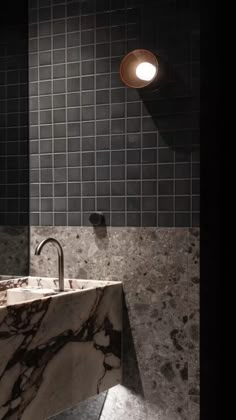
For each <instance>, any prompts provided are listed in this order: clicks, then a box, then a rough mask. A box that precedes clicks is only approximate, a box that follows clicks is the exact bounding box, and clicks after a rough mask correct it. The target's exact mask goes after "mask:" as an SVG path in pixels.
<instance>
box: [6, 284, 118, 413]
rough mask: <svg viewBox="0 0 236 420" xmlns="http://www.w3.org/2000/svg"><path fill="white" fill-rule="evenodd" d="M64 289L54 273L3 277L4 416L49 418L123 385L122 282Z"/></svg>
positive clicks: (70, 285) (70, 286) (80, 285)
mask: <svg viewBox="0 0 236 420" xmlns="http://www.w3.org/2000/svg"><path fill="white" fill-rule="evenodd" d="M13 289H15V291H13ZM16 289H21V290H16ZM40 289H41V290H40ZM45 290H46V292H45ZM57 290H58V282H57V280H56V279H53V278H39V277H21V278H13V279H7V280H3V281H0V420H32V419H33V420H45V419H47V418H48V417H50V416H52V415H54V414H56V413H59V412H60V411H63V410H65V409H67V408H69V407H72V406H74V405H76V404H78V403H79V402H80V401H82V400H85V399H87V398H89V397H91V396H93V395H95V394H97V393H100V392H102V391H104V390H106V389H108V388H111V387H113V386H115V385H117V384H120V383H121V378H122V354H121V353H122V350H121V348H122V300H123V296H122V283H120V282H111V281H95V280H75V279H71V280H70V279H65V291H64V292H58V291H57ZM9 291H10V293H9ZM12 291H13V292H12ZM32 291H33V292H34V293H35V294H34V295H32V294H31V295H29V293H31V292H32ZM50 291H52V293H51V294H50ZM44 292H45V293H44ZM37 293H39V295H37ZM9 296H10V298H9ZM15 296H17V297H16V300H17V303H14V299H15ZM27 296H30V297H27ZM32 296H35V298H33V297H32ZM9 299H11V300H10V301H9ZM28 299H29V300H28ZM9 302H10V304H9ZM15 302H16V301H15Z"/></svg>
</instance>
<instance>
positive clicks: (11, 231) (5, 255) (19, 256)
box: [0, 226, 29, 280]
mask: <svg viewBox="0 0 236 420" xmlns="http://www.w3.org/2000/svg"><path fill="white" fill-rule="evenodd" d="M28 273H29V227H28V226H0V280H1V276H11V275H13V276H14V275H15V276H19V275H21V276H25V275H28Z"/></svg>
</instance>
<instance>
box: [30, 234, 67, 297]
mask: <svg viewBox="0 0 236 420" xmlns="http://www.w3.org/2000/svg"><path fill="white" fill-rule="evenodd" d="M47 243H52V244H53V245H54V246H55V247H56V249H57V255H58V280H59V291H60V292H63V291H64V289H65V287H64V255H63V249H62V246H61V244H60V242H58V241H57V240H56V239H54V238H47V239H44V240H43V241H42V242H40V244H38V245H37V247H36V249H35V255H40V253H41V251H42V249H43V247H44V245H46V244H47Z"/></svg>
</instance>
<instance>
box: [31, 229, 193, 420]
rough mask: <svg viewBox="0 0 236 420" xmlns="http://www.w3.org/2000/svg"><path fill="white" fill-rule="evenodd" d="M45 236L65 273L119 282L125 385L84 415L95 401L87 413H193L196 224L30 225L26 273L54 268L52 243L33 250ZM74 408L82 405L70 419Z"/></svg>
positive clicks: (182, 419) (169, 419) (189, 418)
mask: <svg viewBox="0 0 236 420" xmlns="http://www.w3.org/2000/svg"><path fill="white" fill-rule="evenodd" d="M48 236H53V237H55V238H57V239H58V240H59V241H60V242H61V244H62V246H63V249H64V254H65V275H66V276H70V277H75V278H87V279H107V280H108V279H109V280H122V281H123V284H124V293H125V300H126V305H127V309H128V318H127V323H128V322H129V323H130V329H129V328H128V327H127V333H126V335H125V361H124V372H125V375H124V384H123V386H118V387H115V388H113V389H111V390H110V391H109V392H108V394H107V395H104V396H103V397H102V396H99V399H100V402H101V398H104V401H103V402H104V406H103V407H102V406H101V404H100V405H99V404H98V402H97V401H96V398H95V400H93V401H91V404H87V405H86V407H87V408H86V409H85V408H83V409H82V412H83V413H85V412H86V413H88V414H87V417H86V418H90V417H89V416H91V412H90V409H91V410H94V404H95V405H96V404H97V408H96V409H95V411H96V416H97V417H96V416H95V414H94V416H92V417H91V418H92V419H97V418H100V419H101V420H108V419H111V418H112V420H118V419H120V418H122V419H124V420H128V419H130V418H132V419H134V418H135V420H139V419H140V420H141V419H143V418H144V417H145V418H147V419H148V420H197V419H199V357H198V352H199V230H198V229H187V228H186V229H185V228H179V229H168V228H107V229H106V228H103V229H101V230H98V231H95V230H93V228H88V227H83V228H82V227H31V275H56V274H57V261H56V258H57V257H56V253H55V250H54V249H53V248H52V247H51V245H48V249H47V251H46V249H45V252H42V255H41V256H40V257H36V256H34V249H35V246H36V244H37V243H38V242H39V241H41V240H42V239H44V238H46V237H48ZM130 334H131V336H130V337H129V335H130ZM127 342H128V344H127ZM136 358H137V363H136ZM98 406H99V407H100V408H98ZM86 410H87V411H86ZM80 413H81V405H79V406H78V407H76V408H74V409H73V410H72V411H71V413H70V415H71V417H70V418H73V419H81V414H80ZM68 415H69V414H68V413H63V414H61V415H60V416H61V417H59V418H60V420H62V419H64V418H65V419H66V418H68V417H66V416H68ZM63 416H64V417H63ZM134 416H135V417H134Z"/></svg>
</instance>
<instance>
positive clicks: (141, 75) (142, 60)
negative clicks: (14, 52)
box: [120, 49, 159, 89]
mask: <svg viewBox="0 0 236 420" xmlns="http://www.w3.org/2000/svg"><path fill="white" fill-rule="evenodd" d="M158 70H159V69H158V61H157V58H156V56H155V55H154V54H153V53H151V52H150V51H147V50H141V49H140V50H134V51H132V52H130V53H128V54H127V55H126V56H125V57H124V58H123V60H122V62H121V65H120V76H121V79H122V81H123V82H124V83H125V85H126V86H128V87H132V88H138V89H140V88H143V87H146V86H149V85H150V84H151V83H152V82H153V81H154V80H155V79H156V78H157V76H158Z"/></svg>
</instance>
